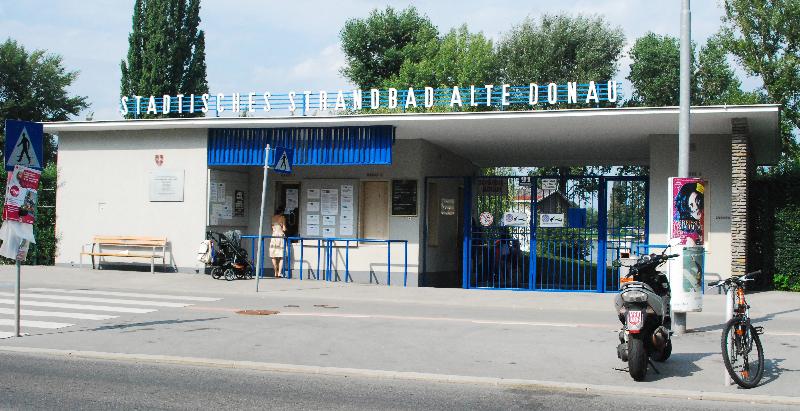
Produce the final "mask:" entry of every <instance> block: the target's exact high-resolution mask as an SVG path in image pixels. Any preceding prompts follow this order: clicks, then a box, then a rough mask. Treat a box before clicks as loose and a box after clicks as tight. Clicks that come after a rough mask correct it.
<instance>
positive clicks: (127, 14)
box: [0, 0, 756, 120]
mask: <svg viewBox="0 0 800 411" xmlns="http://www.w3.org/2000/svg"><path fill="white" fill-rule="evenodd" d="M718 1H719V0H695V1H694V2H692V38H693V40H694V41H695V42H696V43H698V44H701V45H702V44H704V43H705V40H706V39H707V38H708V37H709V36H710V35H712V34H713V33H714V32H716V31H717V29H718V28H719V26H720V17H721V16H722V9H721V8H720V7H719V4H718ZM133 3H134V1H133V0H80V1H79V0H24V1H19V0H0V41H4V40H5V39H6V38H13V39H15V40H17V41H18V42H19V43H21V44H22V45H23V46H25V48H26V49H28V50H29V51H32V50H34V49H45V50H47V51H48V52H50V53H55V54H59V55H61V56H62V57H63V62H64V66H65V67H66V68H67V69H68V70H78V71H80V75H79V77H78V79H77V80H76V81H75V83H74V84H73V86H72V87H71V88H70V92H71V93H73V94H77V95H81V96H87V97H88V101H89V102H90V103H91V107H90V108H89V109H88V110H86V111H85V112H83V113H81V114H80V115H79V116H78V117H77V118H78V119H84V118H86V116H87V115H88V114H89V113H92V117H93V118H94V119H95V120H114V119H121V118H122V116H121V114H120V113H119V110H118V107H119V83H120V61H121V60H122V59H124V58H125V56H126V54H127V50H128V34H129V33H130V31H131V14H132V10H133ZM554 4H557V6H554ZM409 5H414V6H415V7H416V8H417V9H418V10H419V11H420V12H421V13H422V14H425V15H427V16H428V17H429V18H430V20H431V21H432V22H433V24H434V25H436V26H437V27H438V29H439V31H440V32H442V33H444V32H447V31H449V30H450V29H451V28H454V27H458V26H460V25H462V24H465V23H466V24H467V26H468V27H469V29H470V31H472V32H477V31H481V32H483V33H484V34H485V35H486V36H488V37H490V38H492V39H493V40H495V41H497V40H499V39H501V38H502V36H503V35H504V33H507V32H508V31H509V29H510V28H511V27H513V26H514V25H517V24H519V23H520V22H521V21H522V20H523V19H524V18H525V17H527V16H529V17H531V18H533V19H536V18H537V17H538V16H541V15H542V14H544V13H558V12H566V13H571V14H578V13H581V14H590V15H591V14H596V15H603V16H604V17H605V18H606V19H607V21H608V22H609V24H610V25H612V26H619V27H621V28H622V29H623V31H624V33H625V35H626V37H627V42H628V47H630V45H632V44H633V42H634V41H635V40H636V38H638V37H640V36H642V35H644V34H645V33H647V32H648V31H653V32H655V33H658V34H669V35H672V36H676V37H677V36H678V35H679V30H680V8H681V1H680V0H658V1H653V0H559V1H553V0H513V1H512V0H495V1H477V0H460V1H449V0H437V1H433V0H431V1H371V0H336V1H303V0H296V1H285V0H283V1H270V0H261V1H258V0H204V1H203V2H202V8H201V11H200V17H201V19H202V21H201V23H200V28H201V29H202V30H204V31H205V35H206V65H207V67H208V84H209V91H210V93H212V94H215V93H235V92H239V93H247V92H249V91H259V90H270V91H272V92H273V93H286V92H288V91H289V90H306V89H311V90H334V91H335V90H338V89H348V88H351V87H352V85H351V84H349V83H348V81H347V80H346V79H344V78H343V77H342V76H341V75H340V74H339V70H340V69H341V67H342V65H343V64H344V61H345V60H344V56H343V54H342V52H341V49H340V47H339V31H340V29H341V28H342V27H343V25H344V23H345V22H346V21H347V20H348V19H351V18H365V17H367V16H368V14H369V12H370V10H372V9H375V8H379V9H383V8H385V7H386V6H392V7H394V8H395V9H403V8H405V7H407V6H409ZM629 64H630V60H629V59H628V58H627V56H624V57H623V58H622V59H621V60H620V72H619V74H618V75H617V77H616V79H617V80H620V81H622V82H623V87H624V88H627V87H626V86H627V81H626V80H625V77H626V76H627V75H628V66H629ZM532 81H542V80H541V79H533V80H532ZM744 84H745V87H750V88H752V87H755V86H756V84H755V80H754V79H746V80H745V81H744Z"/></svg>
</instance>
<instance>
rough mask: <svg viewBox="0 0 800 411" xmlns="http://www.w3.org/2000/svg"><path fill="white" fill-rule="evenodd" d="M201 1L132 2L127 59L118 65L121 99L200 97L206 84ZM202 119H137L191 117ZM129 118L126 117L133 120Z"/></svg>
mask: <svg viewBox="0 0 800 411" xmlns="http://www.w3.org/2000/svg"><path fill="white" fill-rule="evenodd" d="M199 25H200V0H136V3H135V4H134V6H133V28H132V31H131V34H130V35H129V36H128V43H129V46H128V58H127V61H125V60H123V61H122V62H121V63H120V67H121V70H122V81H121V86H120V92H121V94H122V95H123V96H135V95H140V96H151V95H155V96H160V95H163V94H169V95H171V96H175V95H176V94H186V95H188V94H191V93H194V94H203V93H207V92H208V82H207V81H206V52H205V33H204V32H203V30H200V29H198V26H199ZM201 115H202V113H200V112H195V113H191V114H190V113H187V112H185V111H184V113H182V114H178V113H177V112H176V111H174V110H173V111H170V113H169V114H166V115H164V114H157V115H152V114H151V115H149V116H148V115H141V117H194V116H201ZM132 116H133V114H130V115H129V117H132Z"/></svg>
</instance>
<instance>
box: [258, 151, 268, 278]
mask: <svg viewBox="0 0 800 411" xmlns="http://www.w3.org/2000/svg"><path fill="white" fill-rule="evenodd" d="M268 174H269V144H267V148H265V149H264V180H263V182H262V184H261V217H260V218H259V219H258V254H257V256H256V259H257V260H258V261H257V262H256V269H257V270H258V272H257V273H256V292H258V281H259V279H260V278H261V273H262V272H263V271H264V270H263V267H262V266H263V264H264V262H263V261H262V258H261V247H263V246H262V243H263V241H261V235H262V234H263V233H264V201H265V199H266V197H267V175H268Z"/></svg>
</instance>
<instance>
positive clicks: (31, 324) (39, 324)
mask: <svg viewBox="0 0 800 411" xmlns="http://www.w3.org/2000/svg"><path fill="white" fill-rule="evenodd" d="M14 324H15V321H14V319H9V318H0V325H14ZM73 325H75V324H68V323H53V322H49V321H31V320H20V326H21V327H26V328H49V329H58V328H64V327H71V326H73Z"/></svg>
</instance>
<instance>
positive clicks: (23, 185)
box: [3, 166, 42, 224]
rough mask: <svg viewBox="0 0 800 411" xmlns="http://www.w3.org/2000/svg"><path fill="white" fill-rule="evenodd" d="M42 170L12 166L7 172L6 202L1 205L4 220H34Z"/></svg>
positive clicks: (29, 221) (30, 221)
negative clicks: (12, 168)
mask: <svg viewBox="0 0 800 411" xmlns="http://www.w3.org/2000/svg"><path fill="white" fill-rule="evenodd" d="M41 175H42V172H41V171H38V170H34V169H32V168H27V167H23V166H14V170H12V171H9V172H8V180H7V181H8V183H7V184H6V202H5V206H3V220H4V221H19V222H21V223H25V224H33V223H34V222H36V202H37V200H38V190H39V178H40V177H41Z"/></svg>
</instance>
